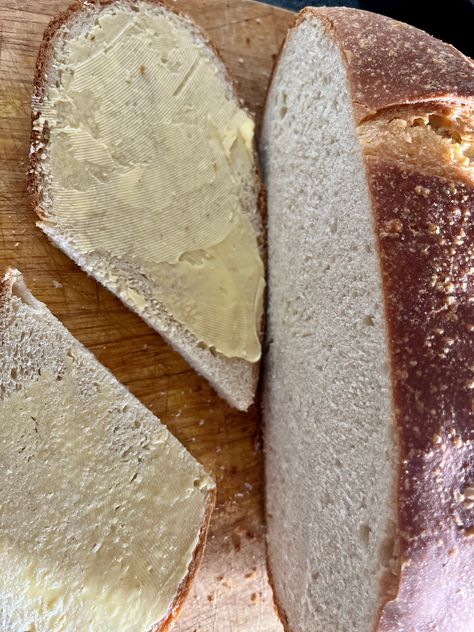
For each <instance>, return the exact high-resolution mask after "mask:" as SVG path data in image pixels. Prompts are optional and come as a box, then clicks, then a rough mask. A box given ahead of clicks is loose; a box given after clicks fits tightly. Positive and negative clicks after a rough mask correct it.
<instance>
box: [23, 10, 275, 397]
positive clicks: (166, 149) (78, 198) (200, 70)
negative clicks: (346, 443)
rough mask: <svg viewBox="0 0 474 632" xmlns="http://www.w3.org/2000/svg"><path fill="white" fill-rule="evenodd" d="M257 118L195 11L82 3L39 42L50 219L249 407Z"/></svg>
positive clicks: (258, 315)
mask: <svg viewBox="0 0 474 632" xmlns="http://www.w3.org/2000/svg"><path fill="white" fill-rule="evenodd" d="M253 134H254V123H253V120H252V119H251V117H250V116H249V114H248V113H247V112H246V111H245V110H244V109H243V108H242V106H241V105H240V102H239V100H238V98H237V96H236V95H235V93H234V91H233V87H232V84H231V81H230V79H229V78H228V76H227V72H226V69H225V67H224V65H223V63H222V62H221V60H220V59H219V57H218V56H217V54H216V53H215V52H214V50H213V49H212V47H211V46H210V44H209V43H208V42H207V41H206V39H205V38H204V36H203V35H202V34H201V33H200V32H199V31H198V29H197V27H196V26H195V25H194V24H193V23H192V22H190V21H189V20H188V19H187V18H184V17H182V16H178V15H177V14H175V13H173V12H172V11H170V10H169V9H167V8H166V7H165V6H164V5H162V4H161V3H159V2H154V1H153V0H138V1H137V2H134V1H132V0H117V1H115V2H100V1H99V0H97V1H96V2H88V3H83V4H78V5H73V6H72V7H71V8H70V9H69V11H67V12H66V13H64V14H62V15H61V16H59V17H58V18H57V19H56V20H53V21H52V22H51V24H50V26H49V28H48V29H47V30H46V32H45V36H44V40H43V46H42V48H41V49H40V53H39V57H38V65H37V75H36V81H35V93H34V96H33V133H32V148H31V170H30V175H29V189H30V192H31V194H32V196H33V201H34V205H35V208H36V210H37V212H38V214H39V215H40V218H41V221H40V222H39V226H40V227H41V228H42V230H43V231H44V232H45V233H46V234H47V235H48V237H49V238H50V239H51V241H52V242H53V243H54V244H55V245H56V246H58V247H59V248H61V249H62V250H63V251H64V252H65V253H66V254H68V255H69V256H70V257H71V258H72V259H73V260H74V261H75V262H76V263H77V264H78V265H79V266H81V267H82V268H83V269H84V270H85V271H86V272H88V273H89V274H91V275H92V276H93V277H95V278H96V279H97V280H98V281H100V282H101V283H102V284H104V285H105V286H106V287H107V288H108V289H110V290H111V291H112V292H114V293H115V294H116V295H117V296H118V297H119V298H120V299H121V300H122V301H123V302H124V303H125V304H126V305H127V306H128V307H130V308H131V309H133V310H134V311H136V312H137V313H138V314H139V315H140V316H141V317H142V318H143V319H144V320H145V321H146V322H147V323H148V324H149V325H150V326H151V327H153V328H154V329H155V330H156V331H158V332H159V333H160V334H161V335H162V336H164V337H165V338H166V340H167V341H168V342H169V343H170V344H171V345H172V346H173V347H175V348H176V349H177V350H178V351H179V352H180V353H182V355H183V356H184V357H185V358H186V359H187V360H188V361H189V363H190V364H191V365H192V366H193V367H194V368H195V369H196V370H197V371H199V372H200V373H201V374H202V375H203V376H204V377H206V378H207V379H208V380H209V381H210V383H211V384H212V385H213V386H214V388H215V389H216V390H217V392H218V393H219V394H220V395H221V396H223V397H224V398H225V399H227V400H228V401H229V402H230V403H231V404H232V405H234V406H236V407H237V408H241V409H246V408H248V406H249V405H250V404H251V403H252V401H253V397H254V393H255V388H256V382H257V378H258V368H259V359H260V355H261V345H260V335H261V327H262V313H263V292H264V284H265V281H264V268H263V261H262V256H261V250H262V247H263V235H262V224H261V218H260V214H259V204H260V200H261V196H260V181H259V177H258V174H257V170H256V165H255V158H254V147H253Z"/></svg>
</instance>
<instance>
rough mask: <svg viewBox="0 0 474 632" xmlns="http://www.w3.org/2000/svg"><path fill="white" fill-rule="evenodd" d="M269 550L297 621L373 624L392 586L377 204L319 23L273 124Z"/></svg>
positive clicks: (336, 52) (310, 628)
mask: <svg viewBox="0 0 474 632" xmlns="http://www.w3.org/2000/svg"><path fill="white" fill-rule="evenodd" d="M261 156H262V163H263V169H264V176H265V181H266V185H267V188H268V247H269V312H268V333H267V346H268V350H267V354H266V359H265V366H266V375H265V387H264V414H265V450H266V493H267V500H266V503H267V504H266V509H267V519H268V557H269V565H270V571H271V576H272V578H273V586H274V591H275V597H276V601H277V603H278V605H279V606H280V608H281V609H282V611H283V612H284V613H285V614H286V617H287V620H288V629H289V630H291V632H327V631H331V632H336V631H341V632H342V631H345V632H368V631H369V630H372V629H373V627H374V625H375V623H376V618H377V613H378V611H379V608H380V607H381V605H382V598H383V593H384V590H385V589H386V587H387V582H390V577H393V575H392V574H391V571H392V569H391V561H392V555H393V545H394V534H395V524H396V494H395V490H396V480H397V445H396V441H395V432H394V431H395V427H394V422H393V419H392V399H391V398H392V396H391V386H390V377H389V358H388V351H387V340H386V331H385V315H384V307H383V296H382V286H381V273H380V266H379V260H378V254H377V249H376V242H375V236H374V226H373V217H372V210H371V202H370V198H369V191H368V185H367V177H366V172H365V167H364V163H363V158H362V152H361V147H360V145H359V142H358V140H357V136H356V129H355V124H354V117H353V110H352V102H351V95H350V89H349V85H348V79H347V71H346V66H345V63H344V59H343V57H342V54H341V51H340V49H339V48H338V46H337V45H336V43H335V42H334V40H333V39H332V37H331V36H330V35H329V34H328V33H327V31H326V30H325V28H324V26H323V25H322V23H321V22H320V21H319V20H318V19H316V18H312V19H309V18H308V19H306V20H305V21H304V22H303V23H302V24H301V25H299V26H298V27H297V28H296V29H295V30H294V31H292V32H291V34H290V36H289V40H288V41H287V43H286V46H285V47H284V50H283V52H282V56H281V58H280V60H279V62H278V66H277V69H276V73H275V76H274V78H273V82H272V86H271V89H270V92H269V95H268V101H267V106H266V112H265V119H264V125H263V133H262V141H261Z"/></svg>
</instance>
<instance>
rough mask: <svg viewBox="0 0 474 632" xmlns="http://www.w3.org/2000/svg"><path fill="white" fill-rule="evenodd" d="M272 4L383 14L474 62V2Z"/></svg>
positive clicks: (292, 0) (277, 0) (295, 0)
mask: <svg viewBox="0 0 474 632" xmlns="http://www.w3.org/2000/svg"><path fill="white" fill-rule="evenodd" d="M266 2H268V4H274V5H275V6H280V7H285V8H286V9H291V10H292V11H299V9H302V8H303V7H304V6H306V5H308V4H312V5H313V6H323V5H324V6H346V7H355V8H358V9H365V10H366V11H375V12H376V13H383V14H384V15H389V16H390V17H392V18H395V19H397V20H401V21H402V22H407V23H408V24H413V25H414V26H417V27H418V28H420V29H423V30H424V31H427V32H428V33H430V34H431V35H435V36H436V37H439V38H440V39H442V40H444V41H445V42H449V43H450V44H453V45H454V46H456V48H459V50H461V51H462V52H463V53H464V54H465V55H469V56H470V57H473V58H474V0H449V2H446V3H445V2H439V3H438V2H436V1H435V0H433V1H432V2H427V1H426V0H341V1H340V2H337V1H334V0H325V1H324V2H317V1H313V2H311V0H307V1H306V2H305V1H304V0H266Z"/></svg>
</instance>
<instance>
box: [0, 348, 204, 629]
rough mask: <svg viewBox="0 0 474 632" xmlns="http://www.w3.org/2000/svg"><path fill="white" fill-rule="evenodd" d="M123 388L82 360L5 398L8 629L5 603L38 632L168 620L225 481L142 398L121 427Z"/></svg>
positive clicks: (1, 589) (0, 577)
mask: <svg viewBox="0 0 474 632" xmlns="http://www.w3.org/2000/svg"><path fill="white" fill-rule="evenodd" d="M85 377H86V379H85ZM123 395H124V392H123V391H122V390H121V388H120V387H119V386H118V385H114V384H111V382H110V376H109V375H108V374H107V373H106V372H105V371H102V372H100V373H95V374H94V382H93V383H90V382H88V379H87V375H86V376H85V369H84V368H83V367H81V357H79V360H78V361H77V362H74V363H73V362H70V361H67V364H66V370H65V371H64V373H62V375H61V379H57V377H56V375H53V374H52V373H51V372H50V371H48V370H42V372H41V375H40V376H39V377H38V379H37V381H35V382H34V383H32V384H29V385H27V386H24V387H23V388H22V390H20V391H17V392H14V393H13V394H11V395H10V396H9V397H8V398H7V399H4V400H3V401H0V405H1V418H2V423H1V424H0V462H1V463H2V480H1V482H0V488H1V499H2V500H1V507H0V566H1V568H2V572H1V573H0V594H1V597H2V600H1V605H0V627H1V622H2V618H1V615H2V610H3V609H4V611H5V613H8V616H9V619H10V620H11V622H12V624H11V626H10V627H8V629H9V630H13V629H14V630H20V629H21V630H36V631H37V632H40V631H41V632H42V631H46V630H54V631H55V632H71V631H79V630H81V631H82V630H94V632H110V631H111V630H123V631H124V632H136V631H140V632H146V631H147V630H150V629H151V627H152V625H153V624H155V623H157V622H158V621H160V620H162V619H163V618H164V617H166V616H167V614H168V612H169V608H170V605H171V604H172V602H173V599H174V597H175V594H176V591H177V588H178V586H180V585H181V583H182V581H183V580H184V579H185V577H186V574H187V572H188V569H189V565H190V564H191V563H192V560H193V555H194V551H195V549H196V546H197V544H198V541H199V534H200V529H201V526H202V522H203V520H204V516H205V512H206V502H207V501H206V499H207V494H208V492H209V490H210V489H211V488H213V486H214V484H213V482H212V481H211V479H210V478H209V476H208V475H207V474H206V473H205V471H204V470H203V468H202V467H201V466H200V465H199V464H198V463H197V462H196V461H195V460H194V459H193V458H192V457H191V455H190V454H188V453H187V452H186V450H185V449H184V448H183V447H182V446H181V445H180V444H179V443H178V442H177V441H176V440H175V439H174V437H172V436H171V435H170V434H169V433H168V431H167V430H166V428H165V427H164V426H161V425H160V424H158V422H157V419H156V418H155V417H153V415H151V413H149V412H148V411H146V410H145V409H144V408H143V407H141V406H140V405H139V404H138V402H137V405H135V404H133V403H130V402H129V403H128V406H127V415H128V417H127V418H126V419H123V418H122V419H120V423H117V421H118V418H119V417H120V415H121V414H122V413H121V412H120V411H121V408H120V407H121V406H122V405H123V403H122V404H121V403H120V402H121V398H122V397H123ZM2 629H4V628H2ZM5 629H7V628H5Z"/></svg>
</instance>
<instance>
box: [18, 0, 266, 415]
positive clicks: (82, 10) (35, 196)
mask: <svg viewBox="0 0 474 632" xmlns="http://www.w3.org/2000/svg"><path fill="white" fill-rule="evenodd" d="M117 1H118V0H78V1H77V2H74V3H73V4H71V5H70V6H69V7H68V8H67V9H66V10H65V11H63V12H62V13H60V14H58V15H57V16H56V17H54V18H53V19H52V20H51V21H50V22H49V24H48V26H47V27H46V30H45V32H44V35H43V40H42V42H41V45H40V48H39V51H38V57H37V60H36V67H35V76H34V81H33V98H32V102H33V107H32V116H31V122H32V126H31V137H30V158H29V169H28V172H27V178H26V184H27V190H28V193H29V197H30V200H31V204H32V207H33V209H34V211H35V212H36V214H37V215H38V217H39V218H40V219H41V220H44V219H46V215H47V212H46V209H45V208H43V207H44V203H43V199H44V197H43V196H44V193H45V189H46V183H45V182H44V173H43V169H42V153H43V152H44V151H47V145H48V130H47V127H46V126H45V127H44V128H42V129H41V130H39V129H38V128H37V127H36V126H35V123H36V121H37V120H38V119H39V117H40V115H41V101H42V98H43V97H44V94H45V91H46V88H47V86H48V81H49V79H48V75H49V73H50V70H51V65H52V59H53V53H54V47H55V43H56V39H57V38H58V37H60V36H61V29H62V28H63V27H65V26H67V25H68V24H71V23H72V22H73V21H75V20H78V19H79V18H80V16H81V14H83V15H84V16H87V15H88V14H91V13H94V12H96V11H97V10H98V9H100V8H102V7H107V6H109V5H112V4H115V3H117ZM119 1H120V2H121V3H122V4H127V3H128V4H134V0H119ZM139 2H142V3H147V4H150V5H155V6H159V7H163V8H165V9H167V10H168V11H170V12H171V13H175V14H176V15H179V16H180V17H181V18H183V19H185V20H186V21H187V22H188V23H189V24H190V25H192V27H193V29H194V31H195V32H196V33H197V34H199V36H200V37H201V38H202V40H203V41H204V42H205V43H206V45H207V46H208V47H209V48H210V49H211V50H212V52H213V53H214V54H215V56H216V57H217V59H218V60H219V61H220V62H221V64H222V69H223V71H224V77H225V80H226V82H227V84H228V85H229V86H230V88H231V90H232V93H233V95H234V97H235V98H236V99H237V101H239V103H240V105H241V107H244V105H243V102H242V100H241V98H240V97H239V95H238V92H237V89H236V83H235V81H234V80H233V78H232V77H231V76H230V73H229V72H228V69H227V67H226V65H225V63H224V61H223V59H222V57H221V55H220V53H219V51H218V50H217V48H216V47H215V46H214V45H213V44H212V42H210V40H209V38H208V37H207V35H206V34H205V32H204V31H203V30H202V29H201V28H200V27H199V26H198V25H196V24H195V23H194V22H193V21H192V20H191V18H189V17H188V16H187V15H186V14H184V13H182V12H178V11H175V10H174V9H173V7H170V6H168V4H167V3H166V2H164V1H162V0H139ZM244 109H246V111H247V112H248V110H247V108H244ZM248 114H249V115H250V116H252V115H251V113H250V112H248ZM254 153H255V164H256V165H258V160H257V151H256V147H255V143H254ZM257 180H258V183H259V192H258V212H259V213H260V216H261V219H262V230H261V234H260V236H259V239H258V244H259V247H260V249H261V255H262V258H263V262H264V266H265V269H266V265H267V261H266V260H267V255H266V250H267V248H266V228H265V227H266V192H265V185H264V183H263V179H262V177H261V174H260V171H259V170H258V167H257ZM264 331H265V312H264V315H263V316H262V322H261V329H260V332H261V333H260V338H261V340H262V346H263V335H264ZM165 338H166V337H165ZM196 344H198V341H196ZM260 367H261V362H256V363H253V366H251V371H252V384H253V393H254V394H255V392H256V389H257V387H258V382H259V377H260ZM252 403H253V402H251V404H252ZM251 404H250V405H251Z"/></svg>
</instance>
